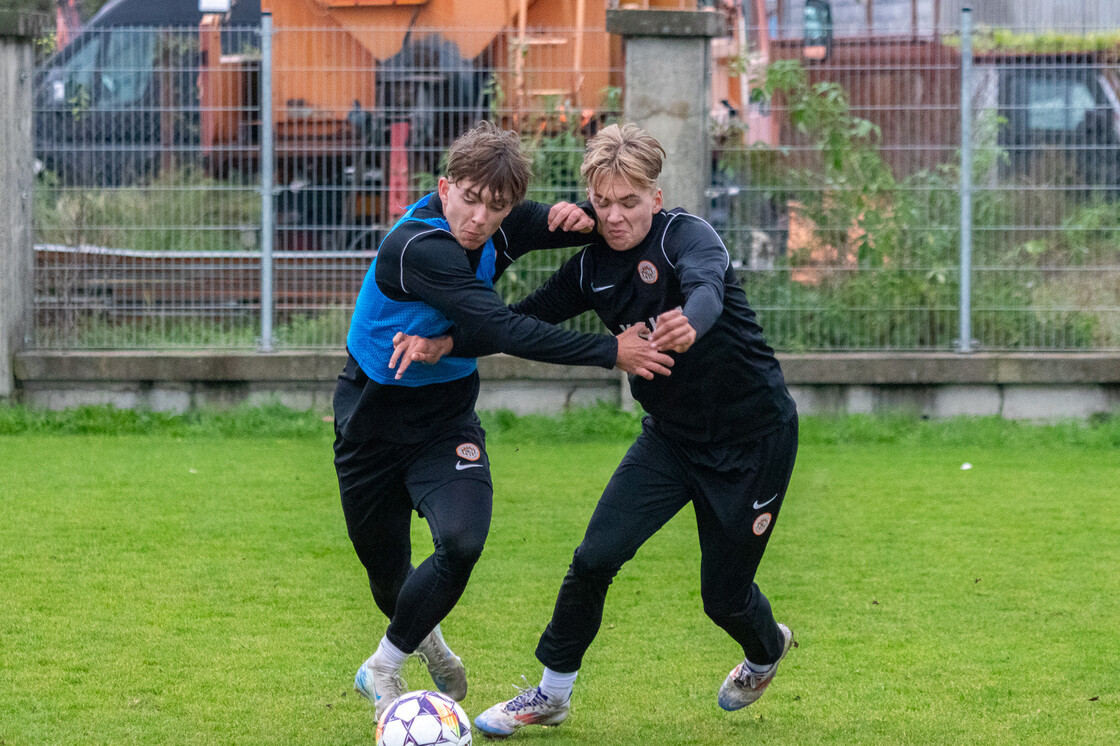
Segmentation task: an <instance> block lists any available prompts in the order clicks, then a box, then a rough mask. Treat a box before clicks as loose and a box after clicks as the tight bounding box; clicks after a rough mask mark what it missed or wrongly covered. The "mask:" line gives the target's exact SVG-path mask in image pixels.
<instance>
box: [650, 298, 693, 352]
mask: <svg viewBox="0 0 1120 746" xmlns="http://www.w3.org/2000/svg"><path fill="white" fill-rule="evenodd" d="M649 341H650V343H652V344H653V346H654V348H656V349H658V350H661V351H663V352H664V351H669V352H687V351H688V348H689V347H692V344H693V343H694V342H695V341H696V329H694V328H693V326H692V324H691V323H690V322H689V320H688V317H687V316H685V315H684V313H683V312H682V311H681V309H680V308H679V307H678V308H674V309H673V310H671V311H666V312H665V313H663V314H661V315H660V316H658V317H657V327H656V328H655V329H654V330H653V334H651V335H650V337H649Z"/></svg>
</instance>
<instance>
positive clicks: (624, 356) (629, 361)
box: [614, 324, 673, 380]
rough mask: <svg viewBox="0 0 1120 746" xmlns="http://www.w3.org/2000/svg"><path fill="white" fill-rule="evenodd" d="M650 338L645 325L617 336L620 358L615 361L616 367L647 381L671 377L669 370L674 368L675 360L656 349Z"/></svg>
mask: <svg viewBox="0 0 1120 746" xmlns="http://www.w3.org/2000/svg"><path fill="white" fill-rule="evenodd" d="M648 337H649V329H648V328H647V327H646V325H645V324H635V325H634V326H632V327H630V328H629V329H627V330H626V331H624V332H623V333H622V334H618V335H616V336H615V339H617V340H618V357H617V358H616V359H615V362H614V367H616V368H619V369H621V370H624V371H626V372H627V373H631V374H633V375H636V376H641V377H642V378H645V379H647V380H650V379H652V378H653V377H654V376H655V375H661V376H667V375H669V368H672V367H673V358H671V357H669V356H668V355H666V354H665V353H664V352H661V351H660V350H656V349H654V347H653V345H652V344H651V343H650V341H649V339H648Z"/></svg>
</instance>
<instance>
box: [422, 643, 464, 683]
mask: <svg viewBox="0 0 1120 746" xmlns="http://www.w3.org/2000/svg"><path fill="white" fill-rule="evenodd" d="M416 657H417V658H419V659H420V662H421V663H423V664H424V666H425V667H426V668H427V669H428V673H430V674H431V675H432V678H433V679H436V678H439V679H443V680H445V681H446V680H448V679H450V678H451V676H452V674H453V673H454V672H455V670H456V666H455V664H454V663H452V660H453V658H454V656H448V655H439V656H437V657H434V658H433V657H431V656H428V655H427V654H425V653H421V652H420V651H419V650H418V651H416Z"/></svg>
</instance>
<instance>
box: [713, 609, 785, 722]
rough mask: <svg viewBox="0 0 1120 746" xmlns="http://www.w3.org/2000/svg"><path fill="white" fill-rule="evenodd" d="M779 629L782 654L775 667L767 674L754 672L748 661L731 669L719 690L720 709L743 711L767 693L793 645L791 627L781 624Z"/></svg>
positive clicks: (775, 662)
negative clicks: (779, 666) (767, 688)
mask: <svg viewBox="0 0 1120 746" xmlns="http://www.w3.org/2000/svg"><path fill="white" fill-rule="evenodd" d="M778 629H779V630H780V631H781V633H782V654H781V655H780V656H778V660H776V661H774V665H773V666H771V667H770V670H769V671H766V672H765V673H757V672H755V671H752V670H751V669H750V667H749V666H747V663H746V661H744V662H742V663H740V664H739V665H737V666H735V668H733V669H731V673H729V674H727V678H726V679H724V681H723V686H721V687H720V688H719V698H718V701H719V706H720V707H722V708H723V709H725V710H728V711H733V710H741V709H743V708H744V707H746V706H747V705H749V704H751V703H753V702H754V701H756V700H757V699H758V698H759V697H761V696H762V693H763V692H765V691H766V687H768V686H769V685H770V681H771V680H772V679H773V678H774V673H775V672H776V671H777V670H778V664H779V663H781V662H782V658H785V657H786V653H788V652H789V649H790V646H791V645H793V633H792V632H790V631H789V627H787V626H786V625H784V624H779V625H778Z"/></svg>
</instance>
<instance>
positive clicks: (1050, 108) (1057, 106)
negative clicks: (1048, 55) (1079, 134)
mask: <svg viewBox="0 0 1120 746" xmlns="http://www.w3.org/2000/svg"><path fill="white" fill-rule="evenodd" d="M1027 101H1028V102H1029V103H1028V109H1027V126H1028V127H1029V128H1030V129H1032V130H1064V131H1072V130H1075V129H1077V128H1078V127H1080V126H1081V123H1082V122H1084V121H1085V115H1086V114H1087V113H1088V112H1090V111H1092V110H1093V109H1094V108H1095V107H1096V99H1095V98H1094V96H1093V92H1092V91H1090V90H1089V86H1088V85H1086V84H1085V83H1083V82H1080V81H1071V80H1069V79H1068V78H1034V79H1032V80H1031V81H1030V82H1029V83H1028V84H1027Z"/></svg>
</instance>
